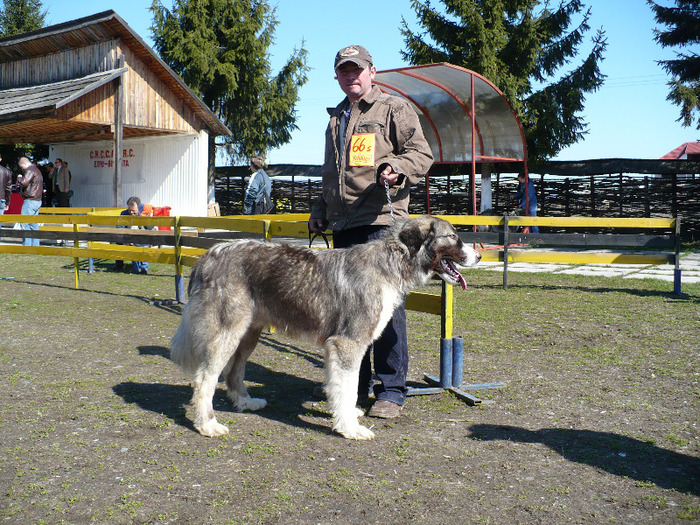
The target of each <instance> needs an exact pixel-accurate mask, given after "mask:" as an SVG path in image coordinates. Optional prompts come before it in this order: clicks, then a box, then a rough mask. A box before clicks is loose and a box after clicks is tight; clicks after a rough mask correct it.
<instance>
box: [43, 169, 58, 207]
mask: <svg viewBox="0 0 700 525" xmlns="http://www.w3.org/2000/svg"><path fill="white" fill-rule="evenodd" d="M43 175H44V190H46V191H45V192H44V204H43V206H53V187H54V182H53V181H54V178H55V177H56V168H54V166H53V162H49V163H48V164H47V165H46V168H45V171H44V172H43Z"/></svg>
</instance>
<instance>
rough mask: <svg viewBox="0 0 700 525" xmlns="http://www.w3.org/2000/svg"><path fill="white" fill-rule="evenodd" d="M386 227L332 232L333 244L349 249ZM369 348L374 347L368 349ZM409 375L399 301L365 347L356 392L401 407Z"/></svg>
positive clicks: (406, 341)
mask: <svg viewBox="0 0 700 525" xmlns="http://www.w3.org/2000/svg"><path fill="white" fill-rule="evenodd" d="M385 228H386V226H358V227H357V228H351V229H349V230H341V231H337V232H333V246H334V247H335V248H348V247H350V246H353V245H355V244H362V243H364V242H367V241H369V240H371V239H376V238H377V237H379V236H380V235H381V233H382V231H383V230H384V229H385ZM370 350H373V351H372V352H370ZM371 353H372V354H374V372H375V374H376V376H377V378H378V379H379V381H380V383H378V384H374V381H373V380H372V363H371V361H370V354H371ZM407 375H408V335H407V333H406V309H405V308H404V305H403V304H402V305H401V306H399V307H398V308H397V309H396V310H395V311H394V315H393V317H392V318H391V321H389V324H387V326H386V328H385V329H384V332H382V335H381V336H380V337H379V339H377V340H376V341H375V342H374V344H373V345H371V346H370V347H369V348H368V349H367V353H365V357H364V358H363V360H362V365H361V366H360V382H359V386H358V390H359V391H358V395H359V396H365V395H367V394H368V393H369V392H370V391H371V390H372V389H373V390H374V395H375V396H376V398H377V399H382V400H385V401H391V402H392V403H396V404H397V405H401V406H403V404H404V402H405V401H406V391H407V390H408V389H407V387H406V376H407Z"/></svg>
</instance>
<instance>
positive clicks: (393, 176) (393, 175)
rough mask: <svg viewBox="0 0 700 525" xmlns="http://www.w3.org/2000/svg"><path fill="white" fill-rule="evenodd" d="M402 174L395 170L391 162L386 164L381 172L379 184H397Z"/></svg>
mask: <svg viewBox="0 0 700 525" xmlns="http://www.w3.org/2000/svg"><path fill="white" fill-rule="evenodd" d="M399 176H400V174H399V173H397V172H395V171H394V168H392V167H391V166H390V165H389V164H386V165H385V166H384V169H383V170H382V171H381V172H379V184H380V185H382V186H384V183H385V182H386V183H388V184H389V186H393V185H394V184H396V181H397V180H399Z"/></svg>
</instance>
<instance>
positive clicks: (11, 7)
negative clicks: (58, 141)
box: [0, 0, 49, 171]
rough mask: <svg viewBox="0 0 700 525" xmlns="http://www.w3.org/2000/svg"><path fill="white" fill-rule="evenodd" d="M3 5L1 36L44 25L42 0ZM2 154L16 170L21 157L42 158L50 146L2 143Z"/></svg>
mask: <svg viewBox="0 0 700 525" xmlns="http://www.w3.org/2000/svg"><path fill="white" fill-rule="evenodd" d="M3 6H4V8H3V9H0V38H2V37H6V36H13V35H18V34H20V33H26V32H27V31H34V30H35V29H41V28H42V27H44V18H46V10H43V11H42V3H41V1H40V0H4V1H3ZM0 154H1V155H2V158H3V162H4V163H5V164H6V165H7V166H9V167H10V168H11V169H13V170H15V171H16V170H17V167H16V166H17V164H16V163H17V160H19V158H20V157H24V156H27V157H29V158H33V159H37V160H42V159H44V158H46V156H47V155H48V154H49V148H48V146H46V145H43V144H24V143H22V144H2V145H0Z"/></svg>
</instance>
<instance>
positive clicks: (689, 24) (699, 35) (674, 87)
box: [647, 0, 700, 129]
mask: <svg viewBox="0 0 700 525" xmlns="http://www.w3.org/2000/svg"><path fill="white" fill-rule="evenodd" d="M647 3H648V4H649V5H650V6H651V9H652V11H653V12H654V15H655V17H656V22H657V23H659V24H663V25H665V26H666V27H667V28H668V29H667V30H666V31H659V30H658V29H657V30H655V31H654V39H655V40H656V42H658V43H659V44H661V46H662V47H676V46H680V47H687V46H691V45H697V44H700V1H699V0H676V6H675V7H662V6H660V5H658V4H657V3H656V2H653V1H651V0H647ZM658 64H660V65H661V66H662V67H663V68H664V69H665V70H666V72H667V73H668V74H669V75H671V77H672V79H671V80H670V81H669V83H668V86H669V87H670V88H671V89H670V92H669V94H668V97H666V100H669V101H671V102H673V103H674V104H676V105H677V106H680V107H681V114H680V117H679V118H678V120H679V121H681V122H682V123H683V125H684V126H690V125H692V123H693V115H694V114H697V119H698V124H697V129H700V56H698V53H697V52H694V51H689V52H688V53H681V52H676V59H675V60H659V61H658Z"/></svg>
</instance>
